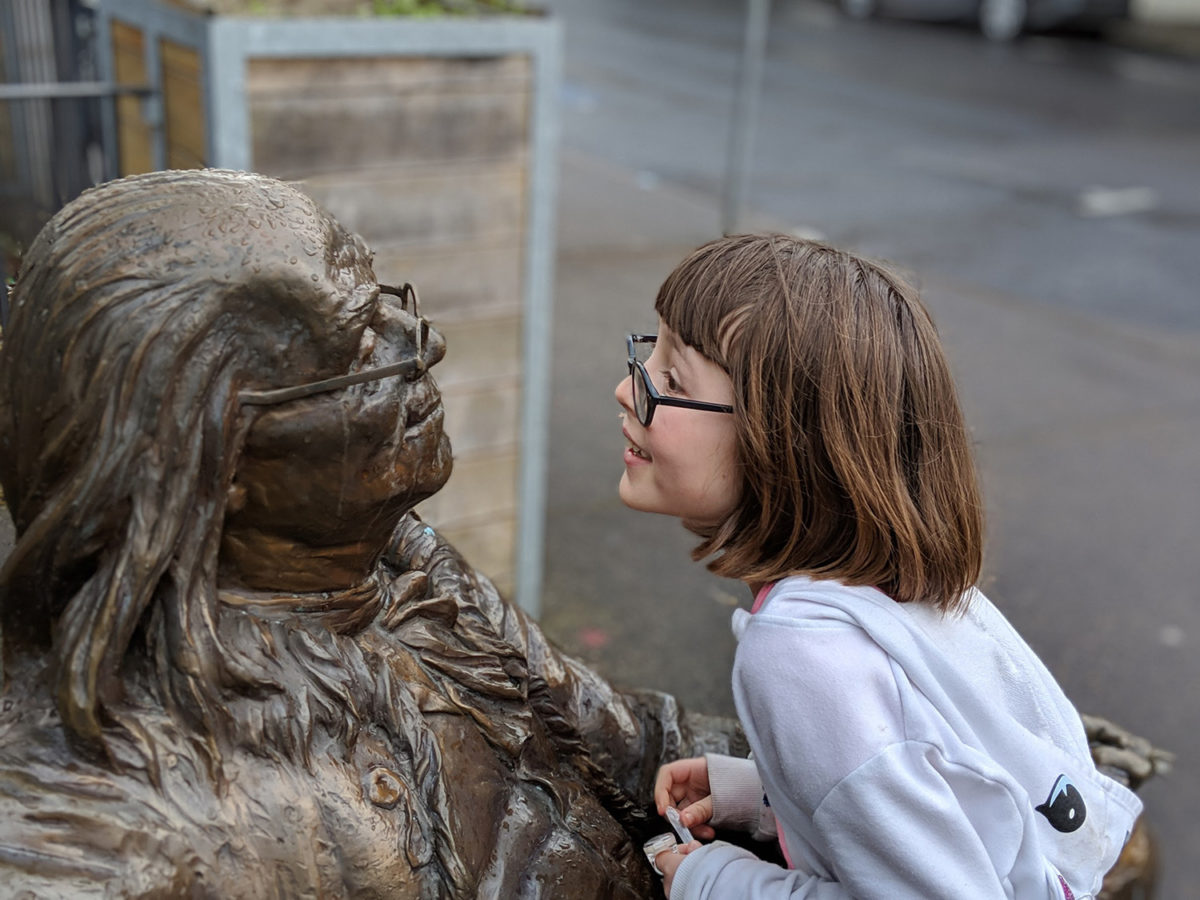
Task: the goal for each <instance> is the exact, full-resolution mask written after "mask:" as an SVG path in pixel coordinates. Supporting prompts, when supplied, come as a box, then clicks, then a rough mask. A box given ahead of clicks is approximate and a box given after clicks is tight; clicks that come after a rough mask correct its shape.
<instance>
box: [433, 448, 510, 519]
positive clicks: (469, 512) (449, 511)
mask: <svg viewBox="0 0 1200 900" xmlns="http://www.w3.org/2000/svg"><path fill="white" fill-rule="evenodd" d="M516 508H517V454H516V452H515V451H514V450H513V449H512V448H511V447H510V448H509V449H508V452H507V453H489V454H485V455H482V456H462V457H460V456H459V455H458V454H455V457H454V473H453V474H452V475H451V476H450V481H449V482H448V483H447V484H446V487H444V488H443V489H442V490H441V491H439V492H438V493H437V494H435V495H434V496H432V497H430V498H429V499H428V500H426V501H425V502H424V503H422V504H421V515H422V516H424V517H425V518H427V519H428V520H429V521H430V522H433V523H435V524H438V525H446V526H447V527H450V526H451V525H467V524H475V523H481V522H487V521H490V520H492V519H494V518H496V517H498V516H506V515H510V514H512V513H513V511H514V510H515V509H516Z"/></svg>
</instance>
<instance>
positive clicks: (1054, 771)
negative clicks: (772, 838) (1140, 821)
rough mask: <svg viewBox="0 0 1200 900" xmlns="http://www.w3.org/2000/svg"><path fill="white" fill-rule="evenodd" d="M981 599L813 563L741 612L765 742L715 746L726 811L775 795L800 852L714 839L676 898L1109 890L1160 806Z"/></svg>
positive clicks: (739, 665)
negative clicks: (777, 861) (777, 856)
mask: <svg viewBox="0 0 1200 900" xmlns="http://www.w3.org/2000/svg"><path fill="white" fill-rule="evenodd" d="M968 599H969V605H968V608H967V611H966V612H965V613H963V614H961V615H953V614H952V615H946V616H944V615H942V614H941V613H939V612H938V611H937V610H936V609H934V608H932V607H929V606H927V605H923V604H911V603H910V604H900V603H896V602H895V601H893V600H891V599H890V598H888V597H887V596H885V595H884V594H882V593H880V592H879V591H876V590H874V589H871V588H861V587H859V588H851V587H846V586H845V585H842V584H840V583H837V582H832V581H814V580H812V579H810V578H806V577H800V576H796V577H791V578H786V579H784V580H783V581H781V582H779V583H778V584H776V585H775V586H774V587H773V588H772V589H771V590H770V591H769V593H767V594H766V595H765V600H764V599H763V598H761V597H760V602H758V603H756V604H755V608H756V610H757V612H756V613H755V614H753V615H751V614H750V613H747V612H746V611H745V610H738V611H737V612H735V613H734V620H733V629H734V633H735V635H736V636H737V638H738V650H737V655H736V657H735V660H734V668H733V692H734V699H735V702H736V703H737V709H738V715H739V718H740V719H741V722H742V725H743V726H744V728H745V730H746V736H747V737H748V739H749V742H750V746H751V748H752V750H753V757H754V758H753V760H752V761H744V760H732V759H729V758H727V757H710V758H709V767H710V771H709V777H710V782H711V783H712V791H713V806H714V813H715V815H714V824H716V825H718V826H722V825H725V826H734V827H736V826H743V827H753V826H754V825H755V824H756V822H757V820H759V818H760V813H762V812H763V810H764V806H765V807H769V809H767V810H766V812H767V815H766V816H765V818H766V819H767V820H769V819H772V818H773V819H774V820H775V821H776V822H777V824H778V832H779V838H780V843H781V845H782V847H783V849H784V853H785V855H786V856H787V858H788V860H789V863H790V868H789V869H784V868H781V867H779V866H776V865H773V864H771V863H768V862H763V861H762V860H760V859H758V858H757V857H755V856H754V855H753V854H751V853H749V852H747V851H745V850H742V849H740V848H737V847H734V846H732V845H729V844H725V843H723V842H720V841H718V842H714V843H712V844H709V845H707V846H705V847H702V848H701V849H699V850H697V851H694V852H693V853H691V854H689V855H688V856H687V857H686V858H685V859H684V861H683V863H682V865H681V866H680V867H679V869H678V870H677V872H676V875H675V880H674V883H673V885H672V888H671V900H683V898H688V900H691V898H697V900H699V898H714V900H721V898H735V897H754V898H764V900H766V898H777V897H778V898H784V897H786V898H814V900H815V898H820V900H846V898H856V900H868V898H880V900H951V898H953V900H962V898H971V900H993V898H995V900H1000V898H1008V900H1014V898H1015V900H1035V898H1037V900H1042V898H1052V900H1083V898H1087V897H1090V896H1092V894H1094V893H1095V892H1096V891H1098V890H1099V889H1100V884H1101V882H1102V880H1103V878H1104V874H1105V872H1107V871H1108V869H1109V868H1111V866H1112V865H1113V863H1114V862H1115V861H1116V859H1117V855H1118V854H1119V853H1120V851H1121V848H1122V846H1123V845H1124V843H1125V841H1126V840H1127V839H1128V836H1129V832H1130V830H1131V829H1132V828H1133V823H1134V820H1135V819H1136V818H1137V816H1138V814H1139V813H1140V812H1141V803H1140V801H1139V800H1138V799H1137V798H1136V797H1135V796H1134V795H1133V794H1132V793H1131V792H1130V791H1128V790H1126V789H1125V788H1124V787H1122V786H1121V785H1119V784H1117V783H1116V782H1114V781H1112V780H1111V779H1109V778H1106V777H1105V776H1103V775H1101V774H1100V773H1099V772H1097V771H1096V768H1095V766H1094V765H1093V763H1092V758H1091V754H1090V753H1089V751H1088V745H1087V738H1086V736H1085V735H1084V731H1083V725H1082V723H1081V721H1080V718H1079V715H1078V713H1077V712H1076V710H1075V708H1074V707H1073V706H1072V705H1071V703H1070V702H1069V701H1068V700H1067V699H1066V697H1065V696H1064V695H1063V693H1062V690H1061V689H1060V688H1059V686H1058V685H1057V683H1056V682H1055V681H1054V679H1053V678H1052V677H1051V675H1050V673H1049V672H1048V671H1047V670H1046V668H1045V666H1043V665H1042V663H1041V661H1040V660H1039V659H1038V658H1037V656H1036V655H1034V653H1033V651H1032V650H1031V649H1030V648H1029V646H1028V645H1027V644H1026V643H1025V642H1024V641H1023V640H1022V639H1021V637H1020V636H1019V635H1018V634H1017V633H1016V631H1014V630H1013V628H1012V626H1011V625H1009V623H1008V622H1007V621H1006V620H1005V619H1004V617H1003V616H1002V615H1001V614H1000V613H999V611H998V610H997V609H996V608H995V607H994V606H992V604H991V603H990V602H989V601H988V599H987V598H986V597H985V596H984V595H983V594H982V593H980V592H978V591H974V590H973V591H971V592H970V595H969V598H968ZM760 607H761V608H760ZM759 830H760V831H764V830H769V829H759Z"/></svg>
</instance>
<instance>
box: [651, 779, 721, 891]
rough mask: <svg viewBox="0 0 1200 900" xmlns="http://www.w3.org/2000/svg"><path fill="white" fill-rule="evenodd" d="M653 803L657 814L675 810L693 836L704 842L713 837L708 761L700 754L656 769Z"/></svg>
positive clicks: (714, 835)
mask: <svg viewBox="0 0 1200 900" xmlns="http://www.w3.org/2000/svg"><path fill="white" fill-rule="evenodd" d="M654 804H655V806H657V807H658V814H659V815H660V816H662V815H665V814H666V812H667V807H668V806H674V807H675V808H676V809H678V810H679V821H680V822H682V823H683V826H684V827H685V828H687V829H688V830H689V831H691V832H692V834H693V835H694V836H695V837H698V838H701V839H703V840H706V841H707V840H711V839H712V838H714V837H716V832H715V831H713V828H712V826H711V825H709V824H707V823H708V820H709V819H711V818H712V813H713V807H712V793H711V788H710V787H709V784H708V762H707V761H706V760H705V759H704V757H703V756H697V757H693V758H692V759H677V760H675V762H672V763H667V764H666V765H665V766H663V767H662V768H660V769H659V770H658V776H657V777H656V778H655V779H654ZM660 868H661V867H660ZM663 871H666V870H665V869H664V870H663Z"/></svg>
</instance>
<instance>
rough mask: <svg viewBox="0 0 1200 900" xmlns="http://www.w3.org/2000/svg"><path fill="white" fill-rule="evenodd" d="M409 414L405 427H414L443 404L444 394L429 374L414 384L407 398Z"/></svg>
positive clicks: (406, 417) (405, 420)
mask: <svg viewBox="0 0 1200 900" xmlns="http://www.w3.org/2000/svg"><path fill="white" fill-rule="evenodd" d="M407 405H408V410H407V415H406V416H405V418H404V427H405V428H412V427H413V426H414V425H419V424H420V423H421V422H424V421H425V420H426V419H427V418H429V416H430V415H432V414H433V413H434V412H435V411H436V410H438V409H440V408H441V406H442V395H441V392H440V391H439V390H438V389H437V385H435V384H434V383H433V379H431V378H430V377H429V376H428V375H426V376H425V377H424V378H422V379H421V380H420V381H418V382H417V383H416V384H414V385H413V386H412V389H411V392H410V393H409V395H408V398H407Z"/></svg>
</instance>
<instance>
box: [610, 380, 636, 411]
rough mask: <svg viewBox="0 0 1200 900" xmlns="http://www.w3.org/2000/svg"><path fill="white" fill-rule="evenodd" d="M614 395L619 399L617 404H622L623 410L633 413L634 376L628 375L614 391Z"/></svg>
mask: <svg viewBox="0 0 1200 900" xmlns="http://www.w3.org/2000/svg"><path fill="white" fill-rule="evenodd" d="M613 395H614V396H615V397H616V398H617V402H618V403H620V404H621V408H622V409H624V410H625V412H627V413H630V414H632V413H633V380H632V376H630V375H626V376H625V377H624V378H622V379H621V380H620V381H619V382H617V389H616V390H615V391H613Z"/></svg>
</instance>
